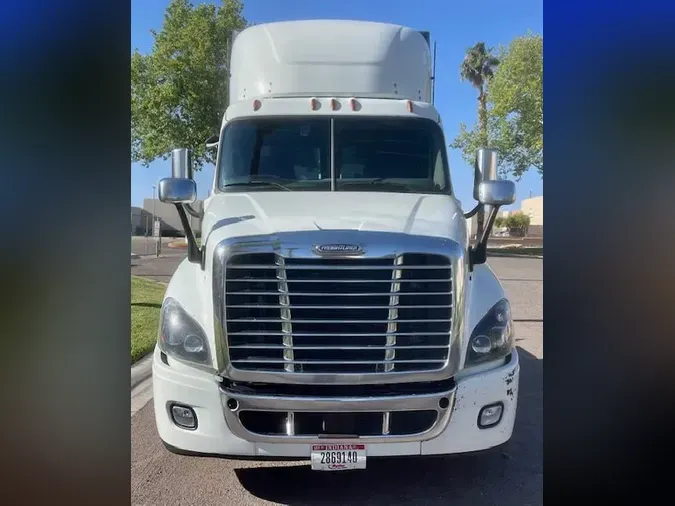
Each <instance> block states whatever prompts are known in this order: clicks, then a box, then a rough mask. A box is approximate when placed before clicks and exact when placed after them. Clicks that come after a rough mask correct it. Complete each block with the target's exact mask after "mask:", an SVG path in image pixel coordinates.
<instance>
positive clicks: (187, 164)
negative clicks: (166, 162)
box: [171, 148, 193, 179]
mask: <svg viewBox="0 0 675 506" xmlns="http://www.w3.org/2000/svg"><path fill="white" fill-rule="evenodd" d="M171 174H172V177H173V178H174V179H193V177H192V152H191V151H190V150H189V149H186V148H178V149H174V150H173V151H172V152H171Z"/></svg>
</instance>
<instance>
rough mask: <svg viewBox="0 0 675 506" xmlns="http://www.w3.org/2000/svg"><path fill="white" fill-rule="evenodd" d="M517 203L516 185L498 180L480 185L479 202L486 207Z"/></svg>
mask: <svg viewBox="0 0 675 506" xmlns="http://www.w3.org/2000/svg"><path fill="white" fill-rule="evenodd" d="M515 201H516V184H515V183H514V182H513V181H506V180H504V179H498V180H496V181H483V182H482V183H480V184H479V185H478V202H480V203H481V204H483V205H485V206H493V207H498V206H508V205H511V204H513V203H514V202H515Z"/></svg>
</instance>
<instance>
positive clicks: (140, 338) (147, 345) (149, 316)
mask: <svg viewBox="0 0 675 506" xmlns="http://www.w3.org/2000/svg"><path fill="white" fill-rule="evenodd" d="M165 291H166V286H164V285H163V284H161V283H157V282H155V281H149V280H147V279H143V278H139V277H137V276H131V363H132V364H133V363H134V362H136V361H137V360H139V359H140V358H143V356H145V355H146V354H147V353H149V352H150V351H152V349H153V348H154V347H155V343H156V342H157V330H158V326H159V312H160V310H161V307H162V299H163V298H164V292H165Z"/></svg>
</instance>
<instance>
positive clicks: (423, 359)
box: [225, 253, 452, 373]
mask: <svg viewBox="0 0 675 506" xmlns="http://www.w3.org/2000/svg"><path fill="white" fill-rule="evenodd" d="M225 272H226V280H225V316H226V318H225V332H226V336H227V344H228V350H229V356H230V357H229V358H230V362H231V364H232V365H233V366H234V367H235V368H237V369H244V370H255V371H276V372H280V371H281V372H283V371H285V372H296V373H377V372H402V371H405V372H414V371H429V370H436V369H441V368H442V367H443V366H444V364H445V363H446V360H447V358H448V350H449V344H450V336H451V328H452V327H451V319H452V275H451V274H452V273H451V264H450V260H449V259H448V258H447V257H445V256H442V255H435V254H417V253H406V254H402V255H398V256H395V257H389V258H350V259H328V258H316V259H315V258H284V257H282V256H280V255H277V254H274V253H249V254H239V255H235V256H232V257H230V258H229V259H228V261H227V265H226V269H225Z"/></svg>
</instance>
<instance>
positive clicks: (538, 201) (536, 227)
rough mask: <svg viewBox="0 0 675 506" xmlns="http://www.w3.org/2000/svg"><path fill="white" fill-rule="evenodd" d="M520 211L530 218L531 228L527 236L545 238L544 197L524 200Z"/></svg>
mask: <svg viewBox="0 0 675 506" xmlns="http://www.w3.org/2000/svg"><path fill="white" fill-rule="evenodd" d="M520 210H521V211H522V212H523V213H525V214H527V215H528V216H529V217H530V227H529V228H528V229H527V235H529V236H534V237H543V236H544V197H543V196H540V197H531V198H529V199H523V202H522V203H521V204H520Z"/></svg>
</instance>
